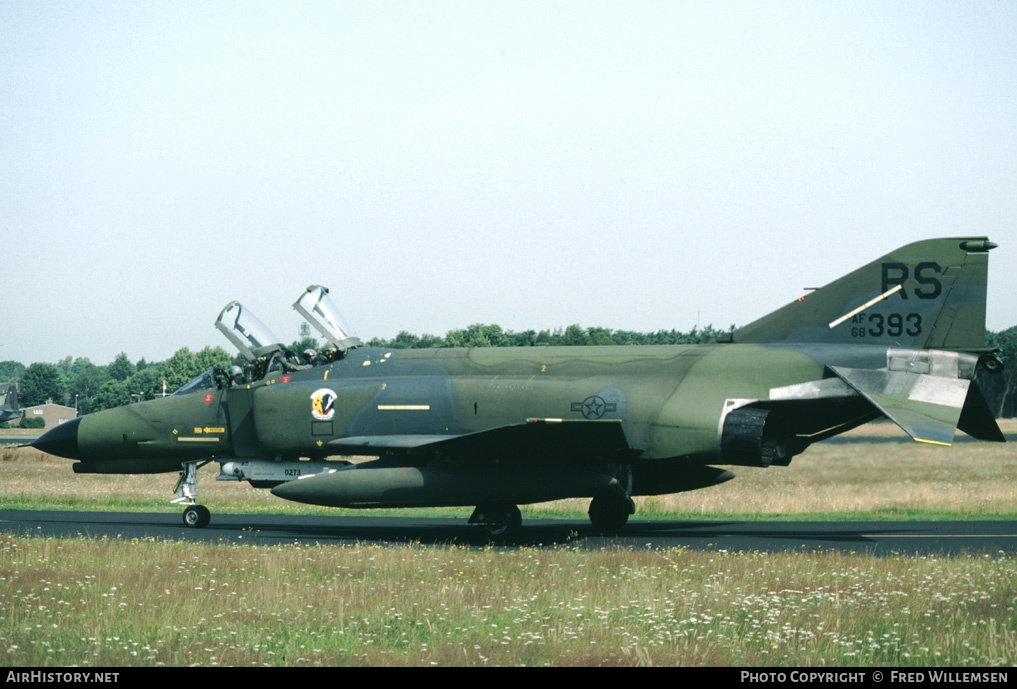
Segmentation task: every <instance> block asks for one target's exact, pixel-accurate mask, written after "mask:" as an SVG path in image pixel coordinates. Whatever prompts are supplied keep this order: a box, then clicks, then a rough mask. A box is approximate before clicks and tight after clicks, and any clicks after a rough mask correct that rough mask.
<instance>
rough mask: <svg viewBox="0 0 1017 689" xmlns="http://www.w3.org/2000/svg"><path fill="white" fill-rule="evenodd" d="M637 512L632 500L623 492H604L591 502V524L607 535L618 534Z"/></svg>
mask: <svg viewBox="0 0 1017 689" xmlns="http://www.w3.org/2000/svg"><path fill="white" fill-rule="evenodd" d="M635 511H636V505H635V503H634V502H632V498H630V497H629V496H627V495H625V493H623V492H622V491H620V490H617V491H615V490H612V491H608V492H604V493H601V494H600V495H598V496H597V497H595V498H594V499H593V500H592V501H591V502H590V523H591V524H593V526H594V528H596V529H598V530H599V531H603V532H604V533H606V534H614V533H618V532H619V531H621V528H622V527H623V526H625V523H626V522H627V521H628V520H629V515H630V514H632V513H633V512H635Z"/></svg>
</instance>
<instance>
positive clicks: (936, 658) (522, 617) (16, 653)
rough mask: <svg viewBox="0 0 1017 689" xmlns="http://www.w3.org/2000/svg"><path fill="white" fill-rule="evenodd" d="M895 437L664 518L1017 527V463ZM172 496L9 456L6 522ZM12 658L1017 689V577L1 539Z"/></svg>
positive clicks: (990, 450) (940, 561)
mask: <svg viewBox="0 0 1017 689" xmlns="http://www.w3.org/2000/svg"><path fill="white" fill-rule="evenodd" d="M1004 430H1006V431H1007V432H1013V430H1014V428H1013V424H1008V425H1007V427H1006V428H1005V429H1004ZM895 433H896V430H895V429H894V428H892V427H889V426H869V427H867V428H866V429H864V432H862V431H855V432H854V434H853V438H854V439H855V440H856V441H857V442H851V443H840V444H820V445H817V446H814V447H813V448H810V449H809V450H808V451H807V452H806V453H805V455H803V456H802V457H799V458H796V459H795V460H794V462H792V465H791V466H790V467H788V468H779V467H774V468H770V469H765V470H763V469H756V470H753V469H745V468H736V470H735V471H736V473H737V474H738V478H736V479H735V480H734V481H730V482H728V483H727V484H724V485H721V486H718V487H715V488H712V489H708V490H703V491H698V492H694V493H686V494H681V495H676V496H667V497H662V498H641V499H640V510H641V513H642V514H646V515H650V516H653V517H654V518H662V517H664V518H667V517H674V518H676V519H684V518H696V517H700V518H712V517H718V516H735V517H738V518H757V517H765V518H772V517H775V516H789V515H790V516H791V517H793V518H809V519H814V518H839V517H850V518H854V519H873V518H876V519H878V518H882V517H888V518H890V517H892V518H895V519H898V518H902V517H904V518H907V517H909V516H913V517H914V518H929V517H932V518H936V517H941V518H972V519H974V518H977V519H985V518H993V519H1014V518H1015V514H1017V492H1015V478H1017V453H1015V452H1014V450H1013V449H1012V446H1010V445H992V444H987V443H958V444H956V445H954V446H953V447H950V448H942V447H931V446H925V445H920V444H918V443H910V442H908V443H895V442H887V440H888V439H889V438H888V436H891V435H893V434H895ZM213 478H214V473H213V472H208V471H207V470H206V471H205V472H203V481H202V483H201V491H202V501H203V502H204V503H206V504H208V505H211V506H212V507H213V509H214V510H215V511H237V512H244V511H280V512H290V513H298V512H299V513H307V512H310V511H314V510H313V509H312V508H305V507H303V506H299V505H292V504H289V503H284V502H281V501H279V500H278V499H276V498H274V497H273V496H271V495H270V494H268V493H267V492H266V491H257V490H254V489H251V488H249V487H248V486H246V485H238V484H235V483H216V482H215V481H214V480H212V479H213ZM172 484H173V477H172V475H157V476H149V477H137V476H87V475H83V476H78V475H74V474H72V473H71V470H70V462H67V461H66V460H60V459H57V458H53V457H48V456H45V455H42V454H41V453H38V452H36V451H34V450H9V449H8V450H0V507H6V508H14V507H16V508H19V509H24V508H28V509H31V508H38V509H42V508H50V507H57V508H63V509H110V510H113V509H116V510H120V509H145V510H167V511H176V510H177V508H176V507H170V506H168V505H167V504H166V503H167V499H168V497H169V491H170V490H171V488H172ZM585 510H586V504H585V501H563V502H560V503H551V504H548V505H539V506H534V507H530V508H527V510H526V512H527V516H529V517H538V516H540V515H541V514H571V515H573V516H578V515H579V514H581V513H584V512H585ZM324 513H328V514H335V513H336V511H334V510H332V511H324ZM454 513H456V514H458V513H461V514H462V516H463V517H465V516H466V515H467V514H468V513H469V510H460V511H457V512H454ZM0 652H2V653H4V654H5V662H6V664H7V665H8V666H47V665H52V666H68V665H88V666H126V665H130V666H149V665H171V666H179V665H202V666H205V665H288V666H300V665H341V666H353V665H569V666H577V665H582V666H588V665H685V666H688V665H748V666H760V665H766V666H819V665H828V666H876V665H878V666H954V667H972V666H977V667H986V666H1012V665H1013V664H1014V663H1015V662H1017V560H1015V559H1014V558H1013V557H1012V556H1007V555H1004V554H999V555H997V556H981V557H890V558H875V557H870V556H863V555H853V554H842V553H811V554H767V553H704V552H694V551H688V550H684V549H668V550H651V549H642V550H639V549H622V548H619V549H613V550H612V549H609V550H605V551H597V552H587V551H582V552H580V551H578V550H577V549H575V548H571V547H569V546H567V545H562V546H560V547H558V548H552V549H550V550H537V549H528V548H523V549H499V548H493V547H492V548H486V549H468V548H462V547H455V546H444V547H425V546H421V545H392V546H385V547H381V546H373V545H353V546H348V545H347V546H296V545H293V546H273V547H251V546H238V545H226V544H220V545H208V544H196V543H189V542H187V543H185V542H155V541H150V540H145V541H123V540H84V539H67V540H63V539H41V538H35V539H32V538H21V537H15V536H0Z"/></svg>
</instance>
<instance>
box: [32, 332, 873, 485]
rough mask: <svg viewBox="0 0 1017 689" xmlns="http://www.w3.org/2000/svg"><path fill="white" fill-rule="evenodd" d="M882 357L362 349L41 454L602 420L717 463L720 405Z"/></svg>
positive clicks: (274, 444) (663, 349)
mask: <svg viewBox="0 0 1017 689" xmlns="http://www.w3.org/2000/svg"><path fill="white" fill-rule="evenodd" d="M885 355H886V350H885V348H882V347H859V346H855V347H851V348H846V347H837V346H821V345H813V346H811V347H808V348H791V347H788V346H780V347H768V346H762V345H735V344H718V345H690V346H632V347H625V346H617V347H530V348H474V349H428V350H383V349H370V348H361V349H356V350H353V351H352V352H350V354H349V355H348V356H347V357H346V358H345V359H343V360H341V361H338V362H335V363H332V364H329V365H324V366H319V367H314V368H310V369H307V370H302V371H294V372H291V373H282V372H275V373H270V374H269V375H268V376H266V378H265V379H264V380H261V381H257V382H254V383H251V384H243V385H240V386H236V387H228V388H225V389H215V388H208V389H205V390H198V391H196V392H193V393H191V394H187V395H178V396H170V397H167V398H163V399H156V400H152V401H147V402H142V403H138V404H132V405H129V406H125V407H120V408H117V409H112V410H107V411H103V412H98V413H95V414H91V415H88V416H86V417H82V418H81V419H80V420H79V421H76V422H73V423H74V424H75V425H77V428H76V429H74V430H75V432H76V438H75V442H74V444H73V446H72V445H71V444H70V442H69V440H68V439H67V438H65V440H64V444H63V445H62V446H61V447H56V448H55V449H52V451H53V452H54V453H55V454H63V455H64V456H69V457H72V458H74V459H80V460H82V461H83V462H85V463H94V464H93V466H94V467H96V468H98V467H99V466H100V465H105V466H108V467H110V468H113V467H115V468H116V469H117V470H118V471H125V472H139V473H154V472H160V471H176V470H179V467H180V462H181V461H187V460H193V459H196V458H206V459H216V460H219V459H222V458H229V457H260V458H275V457H281V458H287V459H294V458H297V457H301V456H303V457H322V456H326V455H329V454H334V452H332V451H331V450H330V448H329V447H328V443H329V441H332V440H335V439H339V438H343V437H348V436H372V435H414V434H416V435H432V436H455V435H462V434H468V433H475V432H479V431H484V430H487V429H493V428H498V427H501V426H507V425H511V424H517V423H521V422H523V421H525V420H526V419H528V418H540V419H562V420H576V421H581V420H611V419H613V420H620V421H621V422H622V427H623V429H624V432H625V436H626V438H627V440H628V444H629V446H630V447H632V448H636V449H638V450H639V451H640V453H641V454H640V457H641V458H643V459H666V458H680V459H685V460H691V461H696V462H698V463H718V462H721V461H722V457H721V455H720V452H721V449H720V437H721V432H722V421H723V419H724V416H725V413H726V411H727V410H729V409H730V407H731V400H742V401H744V400H767V399H769V398H770V396H771V391H772V390H774V389H775V388H782V387H786V386H791V385H795V384H798V383H804V382H807V381H815V380H818V379H820V378H822V377H823V370H824V365H825V364H827V363H831V360H833V361H835V362H836V363H839V364H841V365H844V364H852V365H872V366H878V365H880V364H881V363H882V364H883V365H885ZM881 360H882V361H881ZM316 397H317V398H318V399H317V400H316V399H315V398H316ZM322 404H324V405H325V406H326V407H327V408H323V407H322ZM78 424H80V425H78ZM70 431H71V429H69V428H68V429H67V431H66V433H65V435H69V434H70ZM61 450H63V451H61Z"/></svg>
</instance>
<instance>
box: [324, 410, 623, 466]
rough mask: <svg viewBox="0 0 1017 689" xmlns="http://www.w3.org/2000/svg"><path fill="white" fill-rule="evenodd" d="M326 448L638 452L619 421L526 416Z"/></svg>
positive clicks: (420, 459) (565, 456) (570, 454)
mask: <svg viewBox="0 0 1017 689" xmlns="http://www.w3.org/2000/svg"><path fill="white" fill-rule="evenodd" d="M328 447H329V448H330V449H332V450H334V451H336V452H339V453H343V454H350V455H368V456H375V457H383V456H385V457H399V458H400V460H401V461H405V460H406V459H412V460H415V461H413V462H411V463H414V464H417V463H420V464H423V463H427V462H428V461H430V460H431V459H434V458H438V457H443V458H457V457H461V458H466V459H487V460H504V461H524V462H525V461H530V460H548V459H550V460H555V461H559V462H563V463H567V462H571V461H576V462H581V463H583V464H589V463H591V462H592V463H603V462H619V461H627V460H630V459H632V458H633V457H635V456H638V455H639V454H640V451H639V450H636V449H633V448H631V447H630V446H629V444H628V440H627V439H626V438H625V433H624V432H623V430H622V423H621V421H619V420H604V421H587V420H582V421H573V420H563V419H527V420H526V421H525V422H524V423H518V424H510V425H507V426H500V427H498V428H492V429H490V430H486V431H478V432H476V433H466V434H463V435H371V436H353V437H348V438H339V439H336V440H332V441H330V442H329V443H328Z"/></svg>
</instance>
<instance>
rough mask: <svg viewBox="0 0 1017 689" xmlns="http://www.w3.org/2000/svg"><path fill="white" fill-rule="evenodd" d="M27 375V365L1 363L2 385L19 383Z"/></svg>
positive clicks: (0, 381)
mask: <svg viewBox="0 0 1017 689" xmlns="http://www.w3.org/2000/svg"><path fill="white" fill-rule="evenodd" d="M24 373H25V365H24V364H23V363H21V362H20V361H0V383H17V382H18V379H19V378H21V376H22V375H24Z"/></svg>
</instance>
